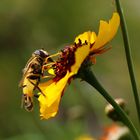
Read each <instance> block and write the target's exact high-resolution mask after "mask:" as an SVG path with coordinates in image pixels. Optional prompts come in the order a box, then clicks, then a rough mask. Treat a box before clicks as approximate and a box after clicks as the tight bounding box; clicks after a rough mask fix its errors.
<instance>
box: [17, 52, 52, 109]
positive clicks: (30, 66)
mask: <svg viewBox="0 0 140 140" xmlns="http://www.w3.org/2000/svg"><path fill="white" fill-rule="evenodd" d="M51 62H52V63H53V60H52V59H51V58H50V57H49V54H48V53H47V52H46V51H44V50H43V49H40V50H36V51H35V52H34V53H33V54H32V57H31V58H30V59H29V60H28V62H27V64H26V66H25V68H24V69H23V77H22V80H21V81H20V83H19V86H20V87H22V89H23V96H22V106H24V108H25V109H26V110H27V111H32V110H33V99H32V97H33V96H35V97H37V96H38V95H37V94H33V91H34V90H35V89H38V90H39V91H40V93H42V94H43V92H42V91H41V90H40V88H39V87H38V84H39V82H40V79H41V78H47V77H49V76H44V70H45V69H46V68H47V66H48V67H49V64H48V63H51ZM43 95H44V94H43ZM44 96H45V95H44Z"/></svg>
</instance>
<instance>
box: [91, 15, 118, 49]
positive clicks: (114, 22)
mask: <svg viewBox="0 0 140 140" xmlns="http://www.w3.org/2000/svg"><path fill="white" fill-rule="evenodd" d="M119 24H120V17H119V14H118V13H114V14H113V16H112V18H111V20H110V21H109V23H107V22H106V21H103V20H101V21H100V27H99V33H98V36H97V39H96V41H95V44H94V45H93V47H92V48H91V51H93V50H97V49H99V48H101V47H103V46H104V45H105V44H106V43H108V42H109V41H110V40H111V39H112V38H113V37H114V36H115V34H116V32H117V30H118V27H119Z"/></svg>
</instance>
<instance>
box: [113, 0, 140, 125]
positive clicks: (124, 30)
mask: <svg viewBox="0 0 140 140" xmlns="http://www.w3.org/2000/svg"><path fill="white" fill-rule="evenodd" d="M115 1H116V7H117V11H118V13H119V15H120V20H121V29H122V35H123V41H124V47H125V54H126V59H127V65H128V69H129V75H130V79H131V84H132V89H133V93H134V99H135V104H136V108H137V114H138V119H139V123H140V99H139V94H138V90H137V84H136V80H135V74H134V66H133V62H132V57H131V49H130V43H129V37H128V33H127V27H126V22H125V18H124V15H123V10H122V8H121V4H120V1H119V0H115Z"/></svg>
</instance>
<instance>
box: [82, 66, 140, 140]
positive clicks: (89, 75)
mask: <svg viewBox="0 0 140 140" xmlns="http://www.w3.org/2000/svg"><path fill="white" fill-rule="evenodd" d="M80 77H81V78H82V79H83V80H85V81H86V82H88V83H89V84H90V85H91V86H93V87H94V88H95V89H96V90H97V91H99V93H100V94H101V95H102V96H103V97H104V98H105V99H106V100H107V101H108V102H109V103H110V104H111V105H112V106H113V107H114V108H115V110H116V112H117V113H118V115H119V116H120V118H121V120H122V122H123V123H124V124H125V125H126V126H127V127H128V128H129V129H130V131H131V132H132V134H133V136H134V137H135V140H140V136H139V134H138V132H137V130H136V128H135V127H134V125H133V123H132V122H131V121H130V120H129V118H128V116H127V115H126V113H125V112H124V111H123V110H122V109H121V108H120V107H119V106H118V104H117V103H116V102H115V101H114V99H113V98H112V97H111V96H110V95H109V94H108V93H107V91H106V90H105V89H104V88H103V87H102V85H101V84H100V83H99V82H98V80H97V79H96V77H95V75H94V74H93V72H92V71H91V70H90V69H86V68H85V69H84V70H83V74H82V75H80Z"/></svg>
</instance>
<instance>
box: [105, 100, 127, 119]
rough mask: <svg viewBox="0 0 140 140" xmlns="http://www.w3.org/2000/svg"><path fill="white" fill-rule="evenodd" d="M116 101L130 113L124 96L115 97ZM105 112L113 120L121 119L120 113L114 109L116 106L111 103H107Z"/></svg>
mask: <svg viewBox="0 0 140 140" xmlns="http://www.w3.org/2000/svg"><path fill="white" fill-rule="evenodd" d="M115 102H116V103H117V104H118V105H119V106H120V107H121V108H122V109H123V110H124V111H125V112H126V113H127V114H128V111H127V110H126V102H125V101H124V99H122V98H117V99H115ZM105 113H106V114H107V116H108V117H109V118H111V119H112V120H113V121H121V120H120V117H119V115H118V113H117V112H116V110H115V109H114V107H113V106H112V105H111V104H107V105H106V107H105Z"/></svg>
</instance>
